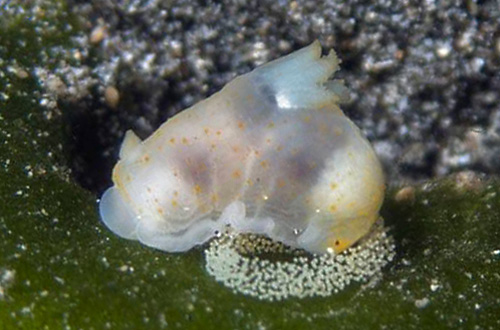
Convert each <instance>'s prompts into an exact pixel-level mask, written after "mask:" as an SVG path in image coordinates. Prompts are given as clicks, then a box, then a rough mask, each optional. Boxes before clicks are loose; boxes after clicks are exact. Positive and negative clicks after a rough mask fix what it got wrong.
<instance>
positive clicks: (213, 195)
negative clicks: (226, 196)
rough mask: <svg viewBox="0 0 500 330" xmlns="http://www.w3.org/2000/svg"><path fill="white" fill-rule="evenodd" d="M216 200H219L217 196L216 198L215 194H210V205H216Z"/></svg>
mask: <svg viewBox="0 0 500 330" xmlns="http://www.w3.org/2000/svg"><path fill="white" fill-rule="evenodd" d="M218 199H219V196H217V194H212V195H211V196H210V200H211V201H212V203H216V202H217V200H218Z"/></svg>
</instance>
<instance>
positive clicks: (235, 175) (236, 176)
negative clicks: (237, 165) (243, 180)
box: [232, 170, 241, 179]
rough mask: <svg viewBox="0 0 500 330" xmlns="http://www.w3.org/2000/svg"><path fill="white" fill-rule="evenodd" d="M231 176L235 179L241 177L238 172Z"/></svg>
mask: <svg viewBox="0 0 500 330" xmlns="http://www.w3.org/2000/svg"><path fill="white" fill-rule="evenodd" d="M232 176H233V178H235V179H239V178H240V177H241V171H240V170H236V171H234V172H233V174H232Z"/></svg>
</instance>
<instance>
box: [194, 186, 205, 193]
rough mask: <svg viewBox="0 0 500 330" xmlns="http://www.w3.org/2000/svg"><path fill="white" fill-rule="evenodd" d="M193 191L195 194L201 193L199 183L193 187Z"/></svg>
mask: <svg viewBox="0 0 500 330" xmlns="http://www.w3.org/2000/svg"><path fill="white" fill-rule="evenodd" d="M193 191H194V193H195V194H196V195H199V194H201V193H202V191H203V189H201V187H200V185H198V184H196V185H195V186H194V188H193Z"/></svg>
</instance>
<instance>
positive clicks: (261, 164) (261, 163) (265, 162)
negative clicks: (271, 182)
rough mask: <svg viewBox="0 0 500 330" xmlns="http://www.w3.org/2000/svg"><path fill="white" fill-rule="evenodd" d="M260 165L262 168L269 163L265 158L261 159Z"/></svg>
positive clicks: (266, 166)
mask: <svg viewBox="0 0 500 330" xmlns="http://www.w3.org/2000/svg"><path fill="white" fill-rule="evenodd" d="M260 166H262V167H263V168H268V166H269V163H268V162H267V160H263V161H261V162H260Z"/></svg>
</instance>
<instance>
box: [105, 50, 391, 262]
mask: <svg viewBox="0 0 500 330" xmlns="http://www.w3.org/2000/svg"><path fill="white" fill-rule="evenodd" d="M338 63H339V60H338V59H337V57H336V55H335V53H334V51H333V50H331V51H330V53H329V54H328V55H326V56H322V55H321V45H320V43H319V42H318V41H316V42H314V43H312V44H311V45H309V46H307V47H305V48H302V49H300V50H298V51H296V52H293V53H291V54H289V55H287V56H284V57H282V58H280V59H277V60H275V61H272V62H269V63H267V64H264V65H262V66H260V67H258V68H256V69H255V70H253V71H251V72H249V73H247V74H244V75H241V76H239V77H236V78H235V79H234V80H232V81H231V82H229V83H228V84H227V85H226V86H225V87H224V88H223V89H222V90H221V91H220V92H218V93H216V94H214V95H212V96H211V97H209V98H208V99H206V100H204V101H202V102H199V103H198V104H195V105H194V106H192V107H191V108H189V109H187V110H185V111H183V112H181V113H179V114H178V115H176V116H174V117H173V118H171V119H170V120H168V121H167V122H166V123H164V124H163V125H162V126H161V127H160V128H159V129H158V130H157V131H156V132H155V133H154V134H153V135H152V136H150V137H149V138H147V139H146V140H144V141H141V140H140V139H139V138H138V137H137V136H136V135H134V133H133V132H132V131H128V132H127V133H126V135H125V139H124V142H123V145H122V147H121V150H120V154H119V157H120V160H119V162H118V163H117V164H116V166H115V168H114V170H113V183H114V186H113V187H111V188H109V189H108V190H107V191H106V192H105V193H104V195H103V196H102V198H101V201H100V206H99V207H100V214H101V218H102V220H103V222H104V223H105V224H106V226H107V227H108V228H109V229H111V231H113V232H114V233H116V234H117V235H119V236H121V237H124V238H127V239H134V240H139V241H140V242H142V243H143V244H145V245H148V246H151V247H154V248H157V249H160V250H164V251H169V252H179V251H186V250H189V249H191V248H192V247H194V246H196V245H200V244H203V243H205V242H207V241H208V240H210V239H211V238H212V237H214V236H216V235H219V234H220V233H221V232H222V231H224V230H225V228H227V227H231V228H232V230H234V231H236V232H239V233H252V234H259V235H265V236H267V237H268V238H270V239H271V240H273V241H277V242H280V243H283V244H284V245H286V246H289V247H292V248H300V249H304V250H306V251H308V252H312V253H324V252H327V251H330V252H334V253H340V252H342V251H343V250H345V249H347V248H348V247H350V246H351V245H353V244H354V243H355V242H357V241H358V240H359V239H360V238H362V237H363V236H365V235H366V234H367V233H368V232H369V231H370V228H371V227H372V225H373V224H374V223H375V221H376V220H377V219H378V218H379V215H378V213H379V209H380V206H381V204H382V201H383V196H384V189H385V188H384V177H383V172H382V169H381V165H380V162H379V160H378V159H377V157H376V155H375V152H374V150H373V149H372V147H371V146H370V144H369V142H368V141H367V140H366V138H365V137H363V135H362V133H361V132H360V130H359V129H358V128H357V127H356V126H355V125H354V123H353V122H352V121H351V120H349V118H347V117H346V116H345V115H344V113H343V112H342V110H341V109H340V108H339V105H338V104H339V102H340V101H341V100H342V99H343V98H344V97H345V93H346V90H345V87H344V86H343V84H342V82H340V81H336V80H329V78H330V77H331V76H332V75H333V73H334V72H335V71H337V70H338Z"/></svg>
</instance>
